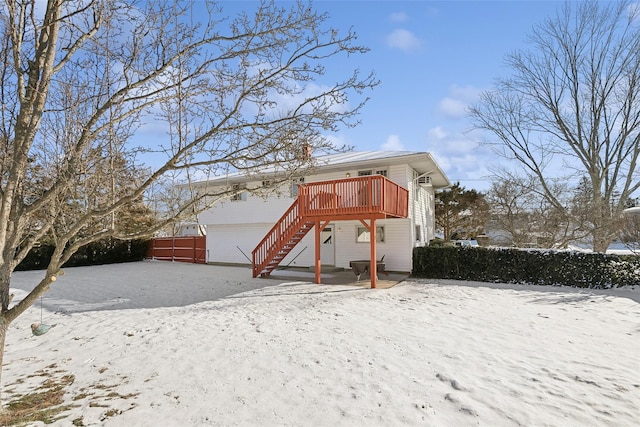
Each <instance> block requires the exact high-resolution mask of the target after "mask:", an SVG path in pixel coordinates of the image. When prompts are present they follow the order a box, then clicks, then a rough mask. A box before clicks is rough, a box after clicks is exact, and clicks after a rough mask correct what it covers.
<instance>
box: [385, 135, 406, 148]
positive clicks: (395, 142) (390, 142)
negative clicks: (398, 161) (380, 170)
mask: <svg viewBox="0 0 640 427" xmlns="http://www.w3.org/2000/svg"><path fill="white" fill-rule="evenodd" d="M380 149H381V150H383V151H405V148H404V145H402V143H401V142H400V137H399V136H398V135H389V136H388V137H387V140H386V141H385V143H384V144H382V145H381V146H380Z"/></svg>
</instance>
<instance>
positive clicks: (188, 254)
mask: <svg viewBox="0 0 640 427" xmlns="http://www.w3.org/2000/svg"><path fill="white" fill-rule="evenodd" d="M206 239H207V238H206V237H205V236H189V237H158V238H155V239H152V240H151V242H149V249H148V250H147V258H151V259H158V260H161V261H177V262H191V263H195V264H206V262H207V246H206Z"/></svg>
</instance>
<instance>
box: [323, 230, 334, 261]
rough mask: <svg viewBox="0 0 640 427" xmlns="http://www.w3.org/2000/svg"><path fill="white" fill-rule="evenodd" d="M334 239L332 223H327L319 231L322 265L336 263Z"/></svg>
mask: <svg viewBox="0 0 640 427" xmlns="http://www.w3.org/2000/svg"><path fill="white" fill-rule="evenodd" d="M334 240H335V236H334V235H333V225H327V226H326V227H325V228H324V229H323V230H322V231H321V232H320V260H321V261H322V265H335V264H336V255H335V249H334Z"/></svg>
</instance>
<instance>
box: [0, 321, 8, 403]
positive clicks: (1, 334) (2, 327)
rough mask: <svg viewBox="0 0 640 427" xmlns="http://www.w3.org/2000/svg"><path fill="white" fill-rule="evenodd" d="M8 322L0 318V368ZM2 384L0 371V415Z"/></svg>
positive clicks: (0, 370) (2, 400)
mask: <svg viewBox="0 0 640 427" xmlns="http://www.w3.org/2000/svg"><path fill="white" fill-rule="evenodd" d="M9 325H10V322H8V321H7V320H5V318H4V316H0V368H1V367H2V364H3V361H4V340H5V338H6V336H7V330H8V329H9ZM2 386H3V384H2V369H0V413H1V412H3V411H4V405H3V403H4V399H3V398H4V396H3V395H2V391H3V387H2Z"/></svg>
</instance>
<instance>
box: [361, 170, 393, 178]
mask: <svg viewBox="0 0 640 427" xmlns="http://www.w3.org/2000/svg"><path fill="white" fill-rule="evenodd" d="M370 175H382V176H384V177H386V176H387V170H386V169H371V170H364V171H358V176H370Z"/></svg>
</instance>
